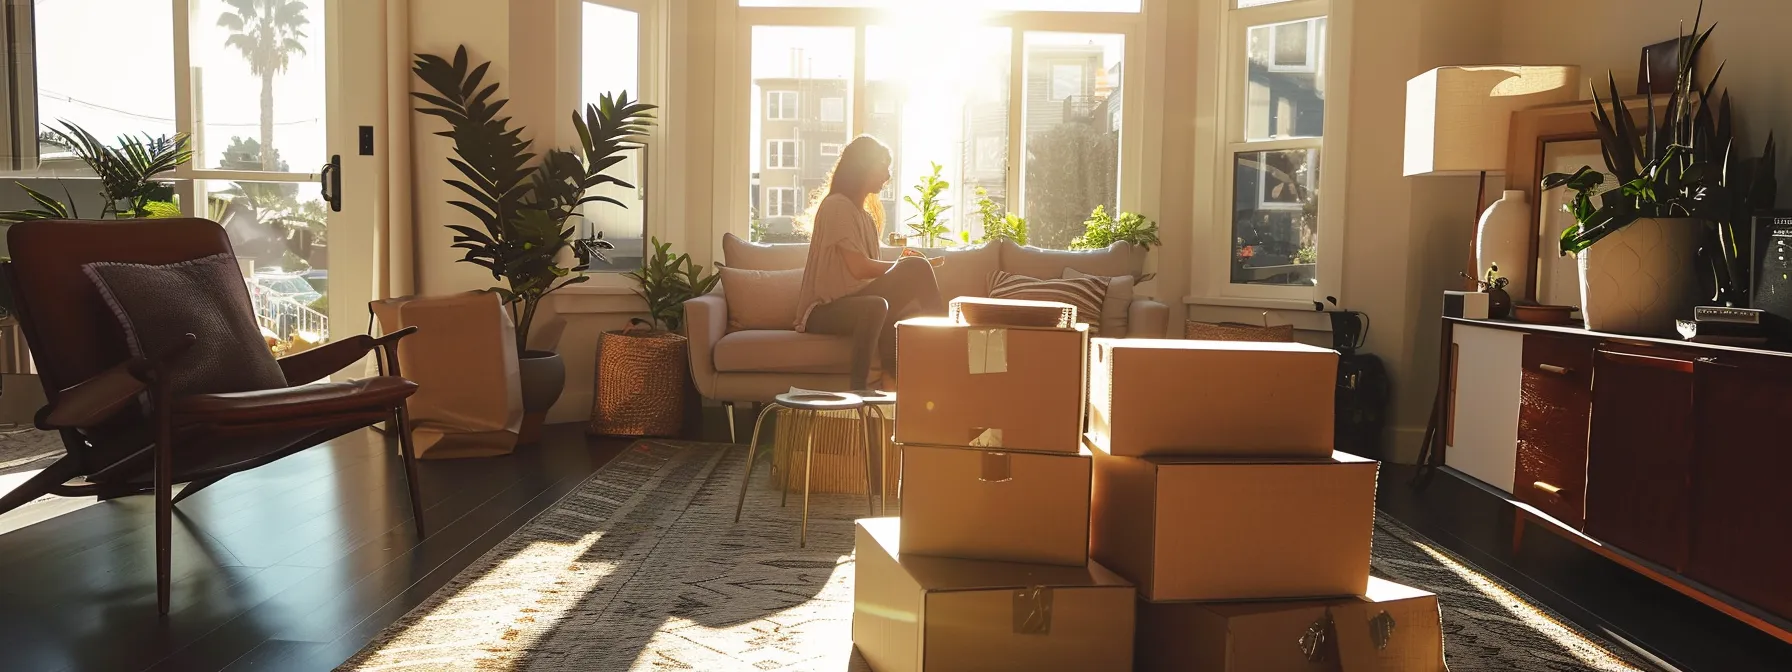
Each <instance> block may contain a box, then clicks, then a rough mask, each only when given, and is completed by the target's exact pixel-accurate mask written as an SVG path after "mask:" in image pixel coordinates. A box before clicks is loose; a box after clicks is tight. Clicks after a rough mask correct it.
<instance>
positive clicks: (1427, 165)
mask: <svg viewBox="0 0 1792 672" xmlns="http://www.w3.org/2000/svg"><path fill="white" fill-rule="evenodd" d="M1579 93H1580V68H1579V67H1576V66H1572V65H1499V66H1477V67H1446V68H1438V69H1436V70H1432V71H1430V72H1427V73H1425V74H1422V75H1419V76H1417V77H1414V78H1412V79H1411V80H1410V81H1408V82H1407V83H1406V171H1405V174H1406V175H1407V176H1409V177H1410V176H1413V175H1473V174H1476V173H1480V172H1483V171H1485V172H1489V173H1503V172H1505V169H1506V149H1507V148H1506V141H1507V138H1508V137H1509V134H1510V132H1511V128H1512V113H1513V112H1515V111H1518V110H1523V109H1527V108H1531V107H1536V106H1539V105H1549V104H1551V103H1565V102H1569V101H1573V100H1575V99H1576V98H1578V94H1579Z"/></svg>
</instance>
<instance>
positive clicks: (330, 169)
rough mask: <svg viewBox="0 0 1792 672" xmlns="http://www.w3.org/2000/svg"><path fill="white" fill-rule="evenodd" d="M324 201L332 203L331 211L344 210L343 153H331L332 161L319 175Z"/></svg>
mask: <svg viewBox="0 0 1792 672" xmlns="http://www.w3.org/2000/svg"><path fill="white" fill-rule="evenodd" d="M317 179H318V182H320V183H321V184H319V185H318V186H319V188H320V190H321V191H322V192H323V197H324V202H326V203H329V204H330V212H342V155H341V154H331V155H330V162H329V163H326V164H324V169H323V171H322V172H320V173H319V174H318V176H317Z"/></svg>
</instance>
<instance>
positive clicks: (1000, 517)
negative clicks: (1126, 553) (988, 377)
mask: <svg viewBox="0 0 1792 672" xmlns="http://www.w3.org/2000/svg"><path fill="white" fill-rule="evenodd" d="M1090 471H1091V466H1090V455H1089V453H1088V451H1084V452H1083V453H1082V454H1081V455H1059V454H1051V453H1002V452H993V451H988V450H985V449H981V448H942V447H936V446H913V445H908V446H903V448H902V543H901V545H900V547H901V550H902V553H903V555H937V556H944V557H949V558H967V559H973V560H999V561H1005V562H1036V563H1041V564H1047V565H1071V566H1076V567H1081V566H1082V565H1084V564H1085V563H1087V562H1089V487H1090V482H1091V473H1090Z"/></svg>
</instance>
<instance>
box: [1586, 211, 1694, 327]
mask: <svg viewBox="0 0 1792 672" xmlns="http://www.w3.org/2000/svg"><path fill="white" fill-rule="evenodd" d="M1704 229H1705V223H1704V221H1702V220H1697V219H1690V218H1684V217H1674V218H1645V219H1639V220H1637V221H1635V222H1633V223H1631V224H1630V225H1629V226H1626V227H1624V228H1621V229H1618V230H1617V232H1615V233H1612V234H1611V235H1608V236H1606V237H1604V238H1601V239H1600V240H1599V242H1596V243H1593V245H1592V247H1588V248H1587V249H1585V250H1582V251H1581V252H1580V255H1579V258H1580V312H1581V315H1582V316H1583V317H1585V318H1586V320H1587V328H1588V329H1592V330H1593V331H1605V332H1611V333H1616V334H1633V335H1638V336H1673V335H1674V333H1675V331H1674V320H1675V319H1677V318H1686V317H1688V316H1690V315H1691V313H1692V305H1693V302H1694V301H1695V300H1696V297H1697V294H1698V280H1697V277H1696V276H1695V275H1694V274H1693V270H1694V268H1696V262H1697V257H1698V249H1699V235H1700V233H1702V232H1703V231H1704Z"/></svg>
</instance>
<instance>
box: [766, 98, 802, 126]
mask: <svg viewBox="0 0 1792 672" xmlns="http://www.w3.org/2000/svg"><path fill="white" fill-rule="evenodd" d="M784 96H788V97H789V101H788V103H787V104H786V103H779V104H777V105H773V104H772V101H773V100H782V99H783V97H784ZM802 103H803V99H802V97H801V96H799V95H798V93H797V92H796V91H784V90H777V91H766V92H765V120H766V121H797V120H800V119H802V117H803V104H802ZM773 111H776V112H780V113H782V112H789V113H790V116H788V117H786V116H781V115H774V114H772V113H773Z"/></svg>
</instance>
